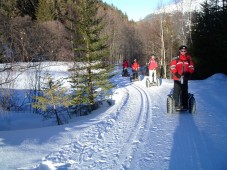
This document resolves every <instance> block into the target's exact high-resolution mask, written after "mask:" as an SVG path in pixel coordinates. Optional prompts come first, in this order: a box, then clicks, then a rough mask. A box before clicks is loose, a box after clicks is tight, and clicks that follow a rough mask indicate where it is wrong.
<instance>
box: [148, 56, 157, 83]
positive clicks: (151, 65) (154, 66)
mask: <svg viewBox="0 0 227 170" xmlns="http://www.w3.org/2000/svg"><path fill="white" fill-rule="evenodd" d="M157 67H158V63H157V62H156V61H155V56H154V55H152V56H151V58H150V60H149V62H148V70H149V79H150V81H151V82H152V83H157V81H156V80H157V76H156V69H157Z"/></svg>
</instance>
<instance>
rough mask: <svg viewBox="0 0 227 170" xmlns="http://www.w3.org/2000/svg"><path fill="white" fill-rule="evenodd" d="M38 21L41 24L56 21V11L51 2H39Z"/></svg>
mask: <svg viewBox="0 0 227 170" xmlns="http://www.w3.org/2000/svg"><path fill="white" fill-rule="evenodd" d="M36 19H37V20H38V21H41V22H45V21H51V20H54V9H53V4H52V1H51V0H39V4H38V7H37V10H36Z"/></svg>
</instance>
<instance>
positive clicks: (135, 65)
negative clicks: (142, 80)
mask: <svg viewBox="0 0 227 170" xmlns="http://www.w3.org/2000/svg"><path fill="white" fill-rule="evenodd" d="M131 67H132V73H133V79H138V76H139V68H140V65H139V63H138V62H137V59H134V60H133V63H132V65H131Z"/></svg>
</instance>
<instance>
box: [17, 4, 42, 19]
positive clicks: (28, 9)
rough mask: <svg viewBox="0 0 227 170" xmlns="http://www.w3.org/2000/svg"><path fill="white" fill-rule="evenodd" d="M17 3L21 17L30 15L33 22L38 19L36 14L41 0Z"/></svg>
mask: <svg viewBox="0 0 227 170" xmlns="http://www.w3.org/2000/svg"><path fill="white" fill-rule="evenodd" d="M16 2H17V8H18V9H19V10H20V14H21V16H25V15H29V16H30V17H31V18H32V19H33V20H34V19H36V17H35V13H36V8H37V6H38V3H39V0H16Z"/></svg>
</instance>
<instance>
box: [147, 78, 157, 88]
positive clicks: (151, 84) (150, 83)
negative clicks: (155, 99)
mask: <svg viewBox="0 0 227 170" xmlns="http://www.w3.org/2000/svg"><path fill="white" fill-rule="evenodd" d="M151 86H160V79H159V78H157V79H156V82H154V81H150V79H149V78H147V79H146V87H151Z"/></svg>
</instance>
